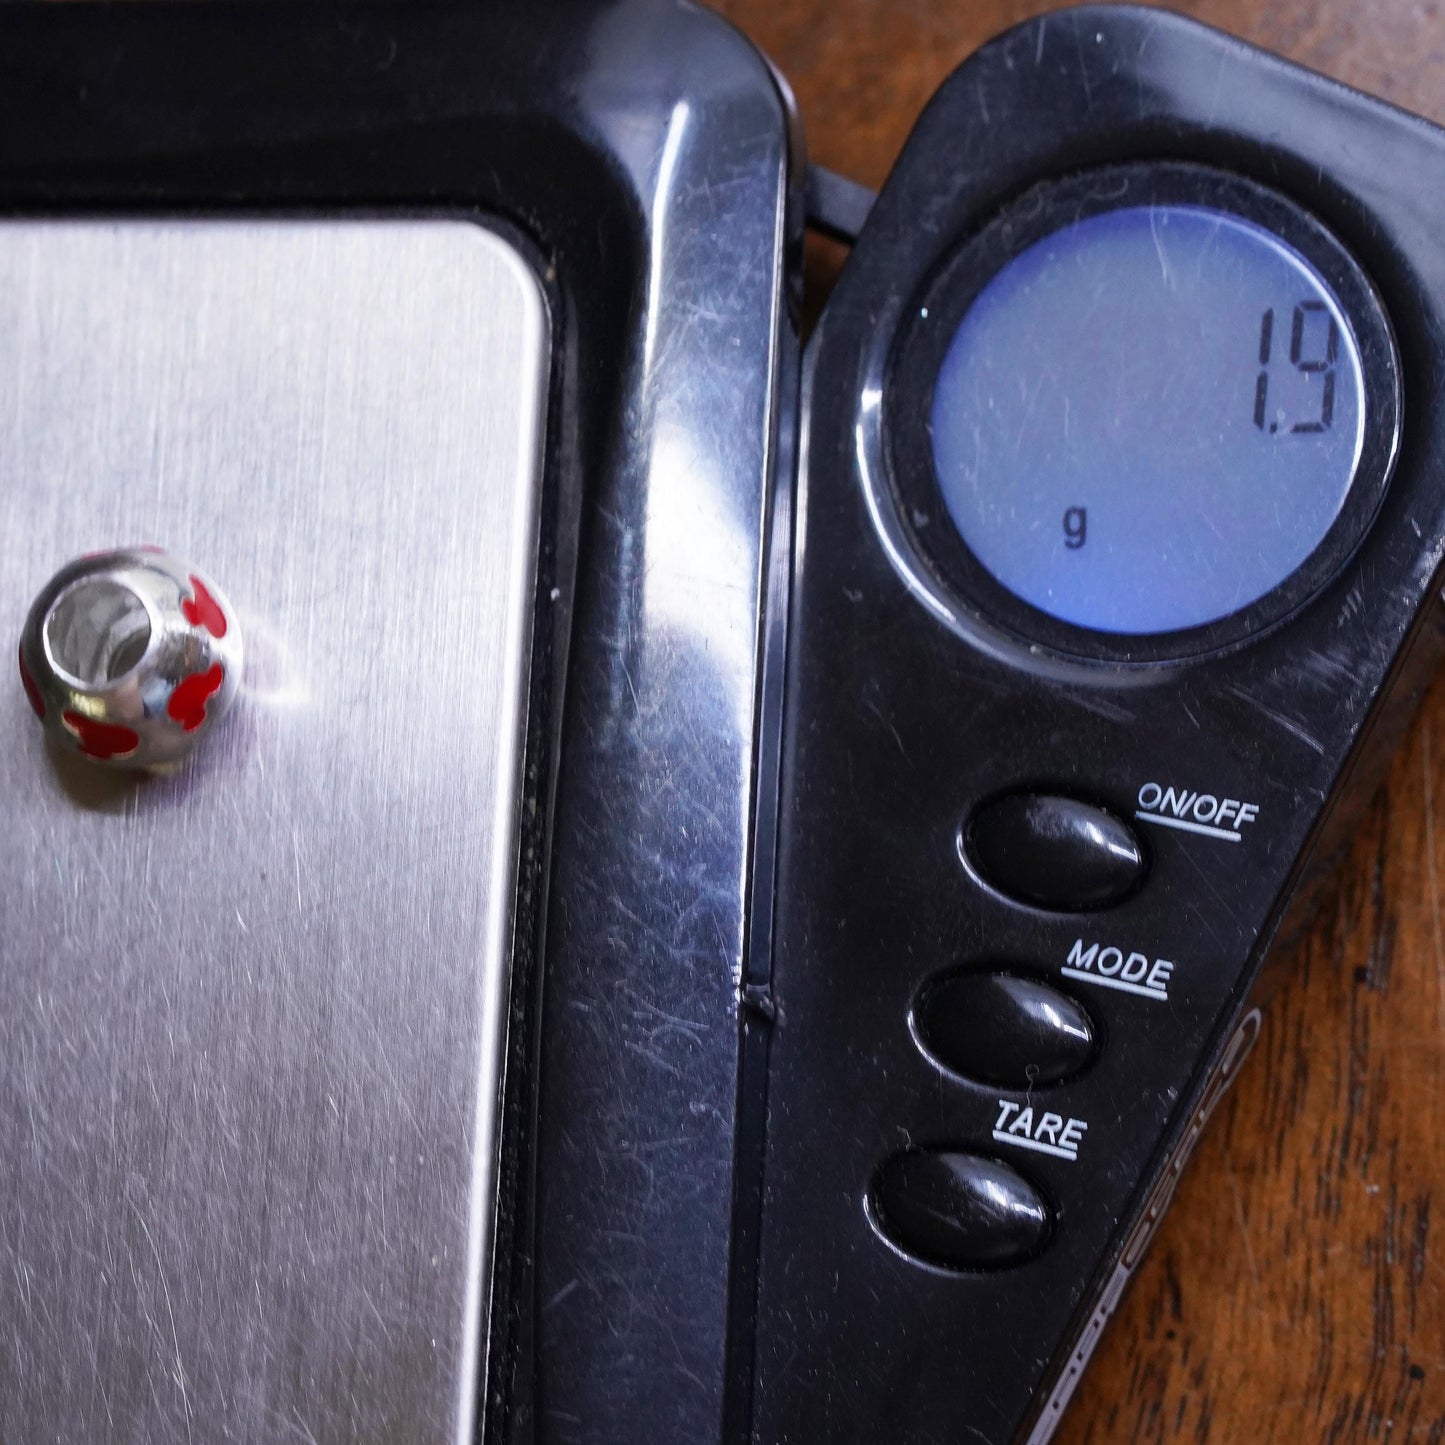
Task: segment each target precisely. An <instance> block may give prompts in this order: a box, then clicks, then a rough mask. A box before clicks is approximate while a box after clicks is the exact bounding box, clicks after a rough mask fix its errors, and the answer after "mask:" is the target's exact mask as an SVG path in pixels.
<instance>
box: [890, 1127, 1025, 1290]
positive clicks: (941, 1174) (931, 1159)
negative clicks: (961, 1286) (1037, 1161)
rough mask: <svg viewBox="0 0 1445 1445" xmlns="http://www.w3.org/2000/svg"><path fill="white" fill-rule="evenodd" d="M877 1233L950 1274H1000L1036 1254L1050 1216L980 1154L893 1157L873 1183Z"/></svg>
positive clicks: (1017, 1180)
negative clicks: (980, 1271) (990, 1271)
mask: <svg viewBox="0 0 1445 1445" xmlns="http://www.w3.org/2000/svg"><path fill="white" fill-rule="evenodd" d="M873 1210H874V1217H875V1218H876V1220H877V1222H878V1224H879V1226H880V1228H882V1229H883V1231H884V1232H885V1233H886V1234H887V1235H888V1237H889V1238H890V1239H892V1241H893V1242H894V1243H895V1244H896V1245H897V1246H898V1247H899V1248H900V1249H901V1250H903V1252H904V1253H905V1254H910V1255H912V1256H913V1257H914V1258H915V1259H920V1260H923V1261H925V1262H926V1263H928V1264H938V1265H943V1266H944V1267H946V1268H950V1269H999V1268H1002V1267H1003V1266H1005V1265H1010V1264H1021V1263H1022V1262H1023V1261H1024V1260H1026V1259H1028V1258H1029V1257H1030V1256H1031V1255H1034V1254H1037V1253H1038V1251H1039V1250H1040V1249H1041V1248H1042V1247H1043V1244H1044V1241H1045V1240H1046V1239H1047V1238H1048V1235H1049V1226H1050V1223H1051V1215H1050V1211H1049V1207H1048V1205H1047V1204H1045V1203H1044V1201H1043V1198H1042V1197H1041V1196H1040V1194H1039V1192H1038V1190H1036V1189H1035V1188H1034V1187H1033V1185H1032V1184H1030V1183H1029V1182H1028V1180H1027V1179H1025V1178H1024V1177H1023V1175H1022V1174H1020V1173H1018V1172H1017V1171H1016V1170H1014V1169H1010V1168H1009V1166H1008V1165H1007V1164H1001V1163H1000V1162H999V1161H998V1160H997V1159H986V1158H984V1157H983V1156H982V1155H980V1154H966V1153H964V1152H962V1151H961V1150H960V1151H953V1150H915V1151H912V1152H909V1153H907V1154H895V1155H894V1157H893V1158H892V1159H890V1160H889V1161H888V1162H887V1163H886V1164H885V1165H884V1166H883V1167H882V1169H880V1170H879V1171H878V1175H877V1178H876V1179H875V1180H874V1183H873Z"/></svg>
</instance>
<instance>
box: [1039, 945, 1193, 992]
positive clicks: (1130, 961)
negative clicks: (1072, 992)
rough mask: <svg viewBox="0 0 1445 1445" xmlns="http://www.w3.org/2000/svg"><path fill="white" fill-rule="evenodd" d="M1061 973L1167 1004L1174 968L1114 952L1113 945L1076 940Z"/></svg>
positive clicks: (1156, 960)
mask: <svg viewBox="0 0 1445 1445" xmlns="http://www.w3.org/2000/svg"><path fill="white" fill-rule="evenodd" d="M1060 971H1061V972H1062V973H1064V974H1065V975H1067V976H1068V977H1069V978H1078V979H1082V980H1083V981H1084V982H1085V983H1092V984H1097V985H1098V986H1099V987H1101V988H1117V989H1119V990H1120V991H1121V992H1123V993H1137V994H1139V995H1141V996H1142V997H1144V998H1152V999H1158V1000H1159V1001H1160V1002H1162V1003H1167V1002H1168V1001H1169V979H1170V976H1171V975H1172V974H1173V972H1174V965H1173V964H1172V963H1171V962H1170V961H1169V960H1168V959H1167V958H1150V957H1149V955H1148V954H1147V953H1138V952H1135V951H1133V950H1127V949H1123V948H1116V947H1115V946H1114V945H1113V944H1112V943H1089V944H1086V943H1085V942H1084V940H1083V939H1082V938H1076V939H1075V940H1074V946H1073V947H1072V948H1071V949H1070V950H1069V956H1068V958H1067V959H1066V960H1065V962H1064V966H1063V968H1062V969H1061V970H1060Z"/></svg>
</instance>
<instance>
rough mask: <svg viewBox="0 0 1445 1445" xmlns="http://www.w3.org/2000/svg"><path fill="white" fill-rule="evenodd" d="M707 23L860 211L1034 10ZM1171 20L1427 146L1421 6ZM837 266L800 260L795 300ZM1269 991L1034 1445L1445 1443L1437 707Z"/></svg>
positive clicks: (1340, 1) (1435, 12)
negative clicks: (1332, 89)
mask: <svg viewBox="0 0 1445 1445" xmlns="http://www.w3.org/2000/svg"><path fill="white" fill-rule="evenodd" d="M718 8H719V9H721V10H722V11H723V12H724V13H725V14H726V15H727V16H728V17H729V18H730V19H731V20H732V21H733V22H734V23H735V24H737V25H738V26H739V27H740V28H741V29H743V30H744V31H746V32H747V33H748V34H749V35H751V36H752V37H753V39H754V40H756V41H757V42H758V44H760V45H761V46H762V47H763V49H764V50H766V51H767V52H768V53H769V54H770V55H771V56H772V58H773V59H774V60H775V61H776V62H777V63H778V65H779V66H780V67H781V69H782V70H783V72H784V74H786V75H787V76H788V77H789V79H790V80H791V82H792V83H793V85H794V87H795V90H796V93H797V97H798V101H799V105H800V108H801V111H802V114H803V118H804V122H805V124H806V126H807V130H808V139H809V148H810V151H811V154H812V156H813V158H814V159H815V160H817V161H819V162H821V163H822V164H824V165H827V166H830V167H833V168H835V169H837V170H841V171H843V172H845V173H847V174H849V175H852V176H854V177H855V178H857V179H858V180H861V181H865V182H867V183H868V184H870V185H874V186H876V185H878V184H880V183H881V182H882V180H883V178H884V177H885V175H886V174H887V172H888V169H889V167H890V165H891V164H892V161H893V159H894V157H895V156H896V154H897V153H898V151H899V149H900V148H901V146H902V144H903V142H904V139H905V138H906V136H907V134H908V130H909V128H910V126H911V124H912V121H913V119H914V117H915V116H916V115H917V113H918V111H919V109H920V108H921V107H922V105H923V104H924V102H925V101H926V100H927V99H928V97H929V95H930V94H931V93H932V91H933V90H934V88H935V87H936V86H937V85H938V83H939V82H940V81H941V80H942V79H943V77H944V76H945V75H946V74H947V73H948V71H949V70H951V69H952V68H953V66H954V65H956V64H957V63H958V62H959V61H960V60H962V59H963V58H964V56H966V55H967V54H968V53H969V52H970V51H971V50H973V49H974V48H975V47H976V46H977V45H978V44H979V43H980V42H981V41H983V40H985V39H987V38H988V37H989V36H990V35H992V34H995V33H996V32H998V31H999V30H1001V29H1003V28H1005V27H1006V26H1008V25H1011V24H1013V23H1015V22H1016V21H1019V20H1022V19H1025V18H1027V17H1028V16H1029V15H1031V14H1034V13H1036V12H1037V9H1038V7H1037V6H1027V5H1021V4H1016V3H1008V0H975V3H973V4H971V5H967V6H965V5H963V4H962V3H960V0H718ZM1187 11H1188V13H1189V14H1192V15H1193V16H1195V18H1197V19H1200V20H1204V21H1206V22H1208V23H1210V24H1213V25H1216V26H1219V27H1220V28H1222V29H1225V30H1229V31H1231V32H1233V33H1234V34H1236V35H1239V36H1241V37H1243V38H1245V39H1247V40H1250V41H1253V42H1255V43H1256V44H1259V45H1263V46H1266V47H1268V48H1270V49H1272V50H1276V51H1279V52H1280V53H1282V54H1284V55H1286V56H1288V57H1289V58H1291V59H1293V60H1296V61H1299V62H1300V63H1302V64H1305V65H1309V66H1311V67H1313V68H1315V69H1317V70H1322V71H1324V72H1326V73H1327V74H1329V75H1332V76H1334V77H1336V78H1337V79H1339V80H1343V81H1345V82H1346V83H1348V84H1351V85H1355V86H1358V87H1359V88H1361V89H1363V90H1368V91H1372V92H1374V93H1375V94H1377V95H1380V96H1382V97H1383V98H1385V99H1387V100H1391V101H1393V102H1395V103H1397V104H1399V105H1403V106H1406V107H1408V108H1409V109H1412V110H1415V111H1418V112H1420V113H1421V114H1424V115H1426V116H1429V117H1430V118H1431V119H1434V120H1437V121H1442V120H1445V17H1442V13H1441V6H1440V4H1439V3H1437V0H1386V3H1382V4H1374V5H1367V4H1365V3H1362V0H1316V3H1309V0H1278V3H1275V4H1272V5H1265V4H1263V3H1257V4H1246V3H1240V0H1217V3H1210V4H1201V5H1194V6H1190V7H1187ZM1442 244H1445V237H1442ZM843 254H844V253H843V252H842V251H841V249H840V248H837V247H833V246H830V245H827V244H826V243H814V244H813V245H812V248H811V250H810V253H809V282H810V285H811V286H812V288H813V289H814V291H815V293H816V292H818V291H821V290H825V289H826V287H827V285H828V284H829V282H830V281H831V278H832V276H833V275H834V274H835V273H836V269H837V267H838V266H839V264H841V261H842V259H843ZM1284 972H1285V975H1286V982H1285V983H1284V985H1283V987H1282V989H1281V992H1280V993H1279V995H1278V996H1277V998H1276V999H1275V1000H1274V1002H1273V1004H1272V1007H1271V1011H1270V1014H1269V1017H1268V1020H1267V1024H1266V1028H1265V1031H1264V1034H1263V1037H1262V1039H1261V1043H1260V1046H1259V1048H1258V1049H1257V1050H1256V1052H1255V1056H1254V1058H1253V1059H1252V1060H1251V1062H1250V1063H1249V1065H1248V1066H1247V1068H1246V1069H1245V1071H1244V1075H1243V1077H1242V1078H1241V1080H1240V1082H1239V1084H1238V1085H1237V1086H1236V1088H1235V1091H1234V1093H1233V1095H1232V1096H1231V1098H1230V1099H1229V1100H1227V1101H1226V1103H1225V1104H1224V1105H1223V1106H1222V1107H1221V1109H1220V1111H1219V1113H1218V1114H1217V1115H1216V1116H1215V1123H1214V1125H1213V1126H1212V1129H1211V1132H1210V1134H1209V1136H1208V1137H1207V1138H1206V1140H1205V1142H1204V1144H1203V1145H1202V1146H1201V1147H1200V1149H1199V1151H1198V1153H1197V1154H1196V1156H1195V1161H1194V1163H1193V1165H1192V1167H1191V1170H1190V1172H1189V1175H1188V1177H1187V1178H1186V1180H1185V1182H1184V1184H1183V1185H1182V1186H1181V1188H1180V1191H1179V1194H1178V1197H1177V1199H1176V1202H1175V1205H1174V1208H1173V1211H1172V1212H1171V1215H1170V1217H1169V1219H1168V1220H1167V1221H1166V1223H1165V1225H1164V1226H1163V1228H1162V1230H1161V1231H1160V1234H1159V1236H1158V1238H1157V1240H1156V1242H1155V1244H1154V1247H1153V1250H1152V1252H1151V1254H1150V1256H1149V1258H1148V1259H1147V1261H1146V1263H1145V1264H1144V1266H1143V1267H1142V1268H1141V1270H1140V1272H1139V1275H1138V1277H1137V1278H1136V1279H1135V1281H1134V1284H1133V1286H1132V1288H1131V1290H1130V1292H1129V1294H1128V1295H1127V1296H1126V1298H1125V1301H1124V1303H1123V1305H1122V1306H1121V1308H1120V1312H1119V1314H1118V1316H1117V1317H1116V1319H1115V1321H1114V1323H1113V1325H1112V1327H1111V1329H1110V1331H1109V1333H1108V1335H1107V1336H1106V1338H1105V1341H1104V1343H1103V1345H1102V1346H1101V1347H1100V1350H1099V1352H1098V1354H1097V1355H1096V1357H1095V1363H1094V1366H1093V1369H1092V1371H1091V1372H1090V1374H1089V1376H1088V1377H1087V1378H1086V1380H1085V1382H1084V1384H1083V1386H1082V1388H1081V1389H1080V1391H1079V1394H1078V1396H1077V1397H1076V1400H1075V1403H1074V1405H1073V1407H1072V1410H1071V1412H1070V1415H1069V1417H1068V1419H1067V1421H1066V1422H1065V1424H1064V1426H1063V1428H1062V1429H1061V1430H1060V1432H1059V1435H1058V1437H1057V1440H1058V1442H1059V1445H1105V1442H1109V1445H1115V1442H1134V1441H1138V1442H1150V1445H1153V1442H1166V1441H1168V1442H1174V1441H1191V1442H1200V1445H1202V1442H1209V1445H1232V1442H1236V1441H1237V1442H1250V1445H1256V1442H1257V1445H1275V1442H1288V1445H1313V1442H1329V1445H1344V1442H1357V1441H1359V1442H1365V1441H1389V1442H1405V1441H1410V1442H1416V1441H1418V1442H1430V1445H1441V1442H1445V1252H1442V1251H1445V1245H1442V1241H1441V1234H1442V1231H1445V681H1442V683H1440V684H1438V685H1437V686H1436V687H1435V688H1434V690H1433V692H1432V694H1431V695H1430V696H1429V697H1428V698H1427V700H1426V703H1425V706H1424V708H1423V709H1422V711H1421V713H1420V716H1419V718H1418V720H1417V721H1416V724H1415V726H1414V728H1413V729H1412V730H1411V731H1410V733H1409V734H1408V736H1407V737H1406V738H1405V740H1404V743H1403V745H1402V747H1401V749H1400V752H1399V754H1398V756H1397V758H1396V760H1395V763H1394V766H1393V769H1392V771H1391V773H1390V776H1389V780H1388V783H1387V786H1386V788H1385V790H1384V791H1383V792H1382V794H1381V795H1380V797H1379V798H1378V799H1377V801H1376V802H1375V804H1374V806H1373V807H1372V808H1371V809H1370V811H1369V812H1368V814H1367V815H1366V817H1365V818H1364V820H1363V821H1362V823H1361V826H1360V829H1359V833H1358V837H1357V839H1356V841H1355V845H1354V847H1353V849H1352V851H1351V852H1350V854H1349V856H1348V858H1347V859H1346V861H1345V863H1344V865H1343V867H1342V868H1341V871H1340V873H1339V875H1338V880H1337V886H1336V887H1335V888H1334V889H1333V890H1332V892H1331V894H1330V896H1329V898H1328V901H1327V903H1326V906H1325V909H1324V912H1323V913H1322V915H1321V916H1320V918H1319V919H1318V920H1317V923H1316V925H1315V927H1314V929H1313V931H1312V932H1311V934H1310V935H1309V937H1308V938H1307V939H1306V940H1305V942H1304V943H1303V945H1302V946H1300V947H1299V948H1297V949H1296V950H1295V951H1294V954H1293V956H1292V957H1291V958H1289V959H1287V960H1285V961H1284ZM820 1445H821V1442H820ZM880 1445H885V1442H880ZM886 1445H893V1442H886Z"/></svg>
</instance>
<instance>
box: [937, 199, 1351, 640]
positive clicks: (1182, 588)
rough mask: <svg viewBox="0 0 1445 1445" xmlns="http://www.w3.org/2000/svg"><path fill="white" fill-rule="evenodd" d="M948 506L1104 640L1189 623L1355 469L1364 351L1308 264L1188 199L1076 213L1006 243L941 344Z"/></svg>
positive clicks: (987, 550) (961, 524)
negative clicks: (1030, 237) (996, 265)
mask: <svg viewBox="0 0 1445 1445" xmlns="http://www.w3.org/2000/svg"><path fill="white" fill-rule="evenodd" d="M930 421H931V444H932V451H933V459H934V466H935V471H936V474H937V480H938V484H939V487H940V489H941V491H942V495H943V499H944V503H945V506H946V507H947V510H948V514H949V516H950V517H951V519H952V521H953V524H954V525H955V526H956V527H957V529H958V531H959V533H960V535H961V536H962V538H963V540H964V542H965V544H966V545H967V546H968V548H969V550H970V551H971V552H972V553H973V554H974V556H975V557H976V558H977V559H978V561H979V562H980V563H981V564H982V565H983V566H984V567H985V568H986V569H987V570H988V571H989V572H990V573H991V574H992V575H993V576H994V577H995V578H996V579H997V580H998V581H999V582H1000V583H1002V584H1003V586H1005V587H1006V588H1008V589H1009V590H1010V591H1011V592H1013V593H1014V594H1015V595H1016V596H1018V597H1020V598H1022V599H1023V600H1024V601H1025V602H1028V603H1030V604H1031V605H1033V606H1034V607H1036V608H1038V609H1040V610H1041V611H1043V612H1045V613H1047V614H1049V615H1050V616H1052V617H1055V618H1058V619H1060V620H1062V621H1064V622H1068V623H1072V624H1074V625H1076V626H1079V627H1085V628H1090V629H1094V630H1097V631H1100V632H1105V633H1117V634H1135V635H1138V634H1146V633H1159V632H1170V631H1175V630H1179V629H1185V628H1191V627H1198V626H1202V625H1204V624H1206V623H1209V622H1213V621H1215V620H1217V619H1220V618H1223V617H1226V616H1228V615H1229V614H1231V613H1233V612H1236V611H1238V610H1239V609H1240V608H1243V607H1246V606H1248V605H1249V604H1250V603H1252V602H1254V601H1256V600H1257V599H1259V598H1260V597H1262V596H1264V595H1265V594H1266V593H1268V592H1270V591H1271V590H1273V589H1274V588H1275V587H1277V586H1278V585H1279V584H1280V583H1282V582H1283V581H1285V580H1286V579H1287V578H1288V577H1289V576H1290V575H1291V574H1292V573H1293V572H1294V571H1295V570H1296V569H1297V568H1298V567H1299V566H1300V565H1301V564H1302V563H1303V562H1304V561H1305V559H1306V558H1307V557H1309V555H1310V554H1311V552H1313V551H1314V550H1315V548H1316V547H1317V546H1319V544H1320V542H1321V541H1322V539H1323V538H1324V537H1325V535H1326V533H1327V532H1328V531H1329V530H1330V527H1331V525H1332V524H1333V523H1334V521H1335V519H1336V517H1338V515H1339V513H1340V510H1341V508H1342V507H1343V505H1344V503H1345V499H1346V497H1347V495H1348V494H1349V490H1350V486H1351V483H1352V482H1353V480H1354V478H1355V474H1356V471H1357V469H1358V467H1359V462H1360V455H1361V449H1362V445H1363V440H1364V433H1365V388H1364V377H1363V369H1362V366H1361V362H1360V354H1359V346H1358V344H1357V341H1356V338H1355V335H1354V332H1353V330H1352V328H1351V325H1350V320H1349V317H1348V316H1347V315H1346V314H1345V313H1344V311H1343V308H1342V307H1341V305H1340V303H1339V301H1338V299H1337V298H1336V296H1335V295H1334V293H1333V292H1332V290H1331V289H1330V287H1329V285H1328V284H1327V283H1326V281H1325V280H1324V278H1323V277H1321V276H1320V274H1319V273H1318V271H1317V270H1316V269H1315V268H1314V267H1313V266H1312V265H1311V264H1310V262H1309V261H1307V260H1306V259H1305V258H1304V257H1303V256H1301V255H1300V254H1299V253H1298V252H1297V251H1296V250H1294V249H1293V248H1292V247H1290V246H1289V245H1287V244H1286V243H1285V242H1284V241H1282V240H1281V239H1280V238H1279V237H1277V236H1275V235H1273V234H1272V233H1271V232H1269V231H1268V230H1265V229H1264V228H1263V227H1261V226H1259V225H1256V224H1254V223H1253V222H1250V221H1247V220H1245V219H1243V218H1242V217H1240V216H1236V215H1233V214H1230V213H1229V212H1226V211H1222V210H1217V209H1213V208H1210V207H1206V206H1199V205H1184V204H1153V205H1139V206H1125V207H1121V208H1119V209H1116V210H1111V211H1105V212H1103V213H1100V214H1095V215H1091V216H1088V217H1087V218H1085V219H1082V220H1080V221H1077V222H1075V223H1073V224H1070V225H1067V226H1065V227H1063V228H1062V229H1060V230H1058V231H1055V232H1053V233H1052V234H1050V235H1048V236H1046V237H1044V239H1042V240H1040V241H1037V242H1035V243H1034V244H1033V245H1032V246H1029V247H1028V248H1026V249H1025V250H1023V251H1021V252H1020V253H1019V254H1018V255H1016V256H1015V257H1014V258H1013V259H1012V260H1011V261H1010V262H1009V263H1008V264H1007V265H1006V266H1004V267H1003V269H1002V270H1000V271H999V272H998V273H997V274H996V275H995V276H994V277H993V279H992V280H991V281H990V282H989V283H988V284H987V285H986V286H985V287H984V288H983V290H982V291H981V292H980V293H979V294H978V296H977V297H976V298H975V299H974V301H973V303H972V304H971V305H970V306H969V308H968V310H967V311H966V312H965V313H964V316H963V319H962V321H961V323H960V324H959V326H958V329H957V332H956V333H955V335H954V337H953V340H952V342H951V343H950V345H949V346H948V349H947V351H946V353H945V355H944V359H943V363H942V365H941V367H940V369H939V372H938V377H937V381H936V384H935V389H934V395H933V401H932V407H931V416H930Z"/></svg>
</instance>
